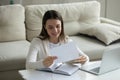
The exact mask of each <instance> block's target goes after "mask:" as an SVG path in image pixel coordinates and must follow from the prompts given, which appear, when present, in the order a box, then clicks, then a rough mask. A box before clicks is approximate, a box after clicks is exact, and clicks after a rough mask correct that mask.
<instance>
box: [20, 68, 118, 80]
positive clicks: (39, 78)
mask: <svg viewBox="0 0 120 80" xmlns="http://www.w3.org/2000/svg"><path fill="white" fill-rule="evenodd" d="M19 73H20V74H21V76H22V77H23V78H24V79H25V80H120V69H118V70H114V71H111V72H109V73H105V74H102V75H99V76H97V75H94V74H91V73H87V72H84V71H81V70H78V71H77V72H75V73H74V74H73V75H71V76H66V75H60V74H55V73H50V72H43V71H36V70H20V71H19Z"/></svg>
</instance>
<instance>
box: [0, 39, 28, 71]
mask: <svg viewBox="0 0 120 80" xmlns="http://www.w3.org/2000/svg"><path fill="white" fill-rule="evenodd" d="M29 45H30V43H29V42H28V41H26V40H23V41H14V42H4V43H0V71H7V70H15V69H23V68H25V60H26V59H25V58H26V56H27V53H28V49H29Z"/></svg>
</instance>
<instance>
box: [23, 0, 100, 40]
mask: <svg viewBox="0 0 120 80" xmlns="http://www.w3.org/2000/svg"><path fill="white" fill-rule="evenodd" d="M25 8H26V10H25V11H26V14H25V15H26V25H27V39H28V40H32V38H33V37H35V36H38V34H39V33H40V31H41V28H42V27H41V26H42V17H43V15H44V13H45V12H46V11H47V10H51V9H53V10H56V11H58V12H60V13H61V15H62V17H63V20H64V25H65V26H64V27H65V33H66V34H67V35H75V34H77V33H79V31H80V30H82V29H84V25H81V24H83V23H84V24H96V23H100V19H99V18H100V3H99V2H97V1H88V2H77V3H64V4H44V5H43V4H42V5H28V6H26V7H25ZM31 35H32V36H31Z"/></svg>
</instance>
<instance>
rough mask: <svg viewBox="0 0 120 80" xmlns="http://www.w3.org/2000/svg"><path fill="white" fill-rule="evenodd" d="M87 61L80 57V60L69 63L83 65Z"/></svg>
mask: <svg viewBox="0 0 120 80" xmlns="http://www.w3.org/2000/svg"><path fill="white" fill-rule="evenodd" d="M86 61H87V58H86V57H85V56H80V58H78V59H75V60H72V61H70V63H72V64H75V63H81V64H84V63H85V62H86Z"/></svg>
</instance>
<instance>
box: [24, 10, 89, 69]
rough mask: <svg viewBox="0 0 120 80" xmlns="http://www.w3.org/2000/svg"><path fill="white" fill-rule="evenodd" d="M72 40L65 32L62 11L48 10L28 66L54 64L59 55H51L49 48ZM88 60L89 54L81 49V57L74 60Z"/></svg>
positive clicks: (31, 48) (30, 52) (38, 66)
mask: <svg viewBox="0 0 120 80" xmlns="http://www.w3.org/2000/svg"><path fill="white" fill-rule="evenodd" d="M70 41H72V40H71V39H69V37H68V36H66V35H65V34H64V24H63V19H62V17H61V15H60V13H58V12H57V11H55V10H49V11H47V12H46V13H45V14H44V16H43V20H42V31H41V33H40V35H39V36H38V37H37V38H34V39H33V40H32V42H31V46H30V49H29V53H28V56H27V60H26V68H27V69H41V68H46V67H49V66H51V65H54V61H55V60H56V59H57V56H50V54H49V51H48V50H49V49H51V48H54V47H57V46H60V45H62V44H65V43H68V42H70ZM79 51H80V50H79ZM88 60H89V58H88V56H87V55H85V54H84V53H83V52H82V51H80V58H78V59H75V60H73V62H74V63H81V64H84V63H85V62H87V61H88Z"/></svg>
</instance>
